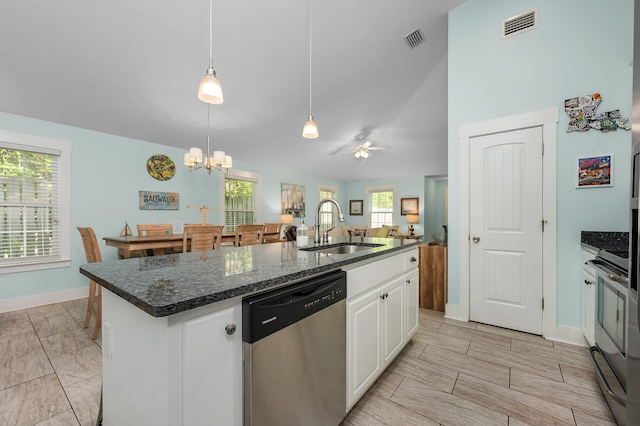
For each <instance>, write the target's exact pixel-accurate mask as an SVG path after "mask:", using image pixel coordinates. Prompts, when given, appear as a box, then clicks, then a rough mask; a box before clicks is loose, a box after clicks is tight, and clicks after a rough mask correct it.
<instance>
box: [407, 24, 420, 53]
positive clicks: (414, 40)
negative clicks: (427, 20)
mask: <svg viewBox="0 0 640 426" xmlns="http://www.w3.org/2000/svg"><path fill="white" fill-rule="evenodd" d="M404 41H406V42H407V44H408V45H409V47H410V48H412V49H413V48H414V47H416V46H417V45H419V44H422V42H423V41H424V38H422V33H421V32H420V28H416V29H415V30H413V31H411V32H410V33H409V34H407V35H406V36H404Z"/></svg>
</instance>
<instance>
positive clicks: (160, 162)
mask: <svg viewBox="0 0 640 426" xmlns="http://www.w3.org/2000/svg"><path fill="white" fill-rule="evenodd" d="M147 173H149V176H151V177H152V178H154V179H155V180H160V181H165V180H169V179H171V178H172V177H173V176H174V175H175V174H176V165H175V163H174V162H173V160H172V159H171V158H169V157H168V156H166V155H163V154H156V155H152V156H151V157H149V159H148V160H147Z"/></svg>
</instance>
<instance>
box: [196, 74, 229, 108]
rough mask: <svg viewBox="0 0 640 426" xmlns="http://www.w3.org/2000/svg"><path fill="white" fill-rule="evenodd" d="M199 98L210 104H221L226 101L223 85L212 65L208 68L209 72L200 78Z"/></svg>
mask: <svg viewBox="0 0 640 426" xmlns="http://www.w3.org/2000/svg"><path fill="white" fill-rule="evenodd" d="M198 99H200V100H201V101H203V102H207V103H209V104H221V103H222V102H224V97H223V95H222V86H221V85H220V81H219V80H218V78H217V77H216V71H215V70H214V69H213V68H212V67H209V68H208V69H207V73H206V74H205V75H204V77H202V80H200V86H199V87H198Z"/></svg>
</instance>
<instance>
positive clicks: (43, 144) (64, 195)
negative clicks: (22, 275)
mask: <svg viewBox="0 0 640 426" xmlns="http://www.w3.org/2000/svg"><path fill="white" fill-rule="evenodd" d="M0 141H1V142H4V143H3V144H2V145H3V146H9V145H11V146H12V147H14V148H18V149H19V148H20V147H23V148H24V149H25V150H28V151H37V152H45V153H51V152H52V151H54V152H57V153H59V155H60V156H59V157H58V177H59V187H58V203H59V207H58V210H59V214H60V216H59V219H60V221H59V231H60V259H57V260H56V261H53V262H51V261H44V262H37V260H36V259H34V260H35V262H33V263H24V264H16V265H10V266H4V267H2V268H0V274H5V273H15V272H27V271H35V270H41V269H53V268H67V267H69V266H70V265H71V142H69V141H65V140H60V139H50V138H45V137H42V136H34V135H28V134H23V133H14V132H7V131H4V130H0ZM0 312H1V310H0Z"/></svg>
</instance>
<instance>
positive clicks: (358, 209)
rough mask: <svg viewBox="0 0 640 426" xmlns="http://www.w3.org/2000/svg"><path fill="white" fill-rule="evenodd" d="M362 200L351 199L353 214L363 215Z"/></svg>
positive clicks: (350, 204)
mask: <svg viewBox="0 0 640 426" xmlns="http://www.w3.org/2000/svg"><path fill="white" fill-rule="evenodd" d="M362 203H363V201H362V200H349V214H350V215H351V216H362V214H363V213H362Z"/></svg>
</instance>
